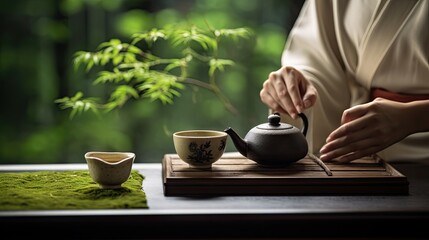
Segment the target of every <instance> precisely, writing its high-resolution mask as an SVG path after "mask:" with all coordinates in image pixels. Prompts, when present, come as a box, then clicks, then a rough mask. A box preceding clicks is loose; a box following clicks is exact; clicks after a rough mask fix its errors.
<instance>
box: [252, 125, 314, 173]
mask: <svg viewBox="0 0 429 240" xmlns="http://www.w3.org/2000/svg"><path fill="white" fill-rule="evenodd" d="M261 131H262V132H261ZM245 139H246V142H247V143H248V146H247V147H248V149H247V156H246V157H247V158H248V159H251V160H253V161H255V162H257V163H258V164H260V165H266V166H280V165H285V164H289V163H292V162H296V161H298V160H300V159H302V158H304V157H305V156H306V155H307V152H308V144H307V140H306V139H305V136H304V135H303V134H302V132H301V131H300V130H299V129H298V128H295V127H293V128H291V129H288V133H287V134H285V133H283V132H279V133H276V132H272V133H270V135H269V136H267V135H265V134H264V132H263V130H261V129H258V128H256V127H255V128H253V129H252V130H251V131H249V132H248V133H247V134H246V136H245Z"/></svg>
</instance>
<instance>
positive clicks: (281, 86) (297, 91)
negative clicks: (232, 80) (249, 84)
mask: <svg viewBox="0 0 429 240" xmlns="http://www.w3.org/2000/svg"><path fill="white" fill-rule="evenodd" d="M260 97H261V100H262V102H263V103H265V104H266V105H267V106H268V107H269V108H270V109H272V110H273V111H275V112H279V113H284V114H289V115H290V116H291V117H292V118H294V119H295V118H296V117H297V114H298V113H301V112H302V111H303V110H304V109H306V108H309V107H311V106H313V105H314V103H315V102H316V99H317V90H316V88H315V87H314V86H313V84H312V83H311V82H310V81H308V80H307V79H306V78H305V77H304V76H303V75H302V73H301V72H299V71H298V70H296V69H294V68H292V67H282V68H280V69H279V70H277V71H275V72H271V73H270V75H269V77H268V79H267V80H265V82H264V84H263V88H262V89H261V91H260Z"/></svg>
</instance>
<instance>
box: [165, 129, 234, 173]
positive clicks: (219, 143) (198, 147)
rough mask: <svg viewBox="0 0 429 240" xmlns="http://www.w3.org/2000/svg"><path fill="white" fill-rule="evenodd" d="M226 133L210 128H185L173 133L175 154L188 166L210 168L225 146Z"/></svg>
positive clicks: (220, 155)
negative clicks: (185, 129)
mask: <svg viewBox="0 0 429 240" xmlns="http://www.w3.org/2000/svg"><path fill="white" fill-rule="evenodd" d="M227 137H228V134H226V133H225V132H221V131H212V130H187V131H180V132H175V133H174V134H173V142H174V148H175V149H176V153H177V155H179V157H180V158H181V159H182V160H183V161H184V162H186V163H188V164H189V166H190V167H193V168H211V166H212V164H213V163H214V162H216V161H217V160H219V159H220V158H221V157H222V155H223V153H224V151H225V147H226V140H227Z"/></svg>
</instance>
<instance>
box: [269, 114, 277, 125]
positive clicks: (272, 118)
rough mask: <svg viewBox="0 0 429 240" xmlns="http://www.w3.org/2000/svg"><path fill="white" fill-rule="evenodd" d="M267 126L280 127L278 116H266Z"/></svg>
mask: <svg viewBox="0 0 429 240" xmlns="http://www.w3.org/2000/svg"><path fill="white" fill-rule="evenodd" d="M268 124H270V125H271V126H280V114H278V113H274V114H271V115H270V116H268Z"/></svg>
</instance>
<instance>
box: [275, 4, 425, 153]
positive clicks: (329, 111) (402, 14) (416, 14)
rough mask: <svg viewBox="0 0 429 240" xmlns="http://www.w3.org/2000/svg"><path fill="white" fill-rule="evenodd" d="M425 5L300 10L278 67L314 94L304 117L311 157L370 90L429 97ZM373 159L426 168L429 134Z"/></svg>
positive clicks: (309, 6)
mask: <svg viewBox="0 0 429 240" xmlns="http://www.w3.org/2000/svg"><path fill="white" fill-rule="evenodd" d="M428 2H429V0H420V1H418V0H416V1H413V0H338V1H335V0H332V1H316V0H309V1H307V2H305V3H304V5H303V8H302V10H301V13H300V15H299V17H298V19H297V21H296V23H295V25H294V28H293V29H292V31H291V32H290V35H289V36H288V40H287V42H286V46H285V51H284V53H283V56H282V65H283V66H292V67H295V68H296V69H298V70H300V71H301V72H302V73H303V74H304V76H305V77H306V78H308V79H309V80H310V81H312V82H313V84H314V85H315V87H316V88H317V90H318V93H319V98H318V100H317V102H316V104H315V106H313V107H312V108H310V109H308V110H306V111H305V113H306V115H307V117H308V118H309V122H310V126H309V129H308V134H307V140H308V142H309V151H310V152H313V153H315V154H317V153H319V150H320V148H321V147H322V146H323V144H324V143H325V139H326V137H327V136H328V135H329V134H330V133H331V132H332V131H333V130H334V129H336V128H337V127H338V126H339V125H340V120H341V115H342V113H343V111H344V110H345V109H347V108H349V107H350V106H354V105H357V104H361V103H364V102H368V99H369V90H370V89H371V88H373V87H382V88H385V89H387V90H389V91H393V92H402V93H410V94H429V65H428V55H429V34H428V32H429V10H428V9H429V7H428V5H429V3H428ZM428 111H429V109H428ZM283 119H284V120H283V121H285V122H290V123H292V124H295V125H296V124H297V123H298V122H295V121H292V120H291V119H290V118H287V119H286V118H285V116H283ZM410 124H412V123H410ZM378 154H379V155H380V156H381V157H382V158H383V159H385V160H387V161H390V160H408V159H426V160H429V132H425V133H416V134H413V135H410V136H409V137H407V138H406V139H404V140H402V141H401V142H399V143H396V144H394V145H392V146H390V147H389V148H387V149H385V150H383V151H382V152H380V153H378Z"/></svg>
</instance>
